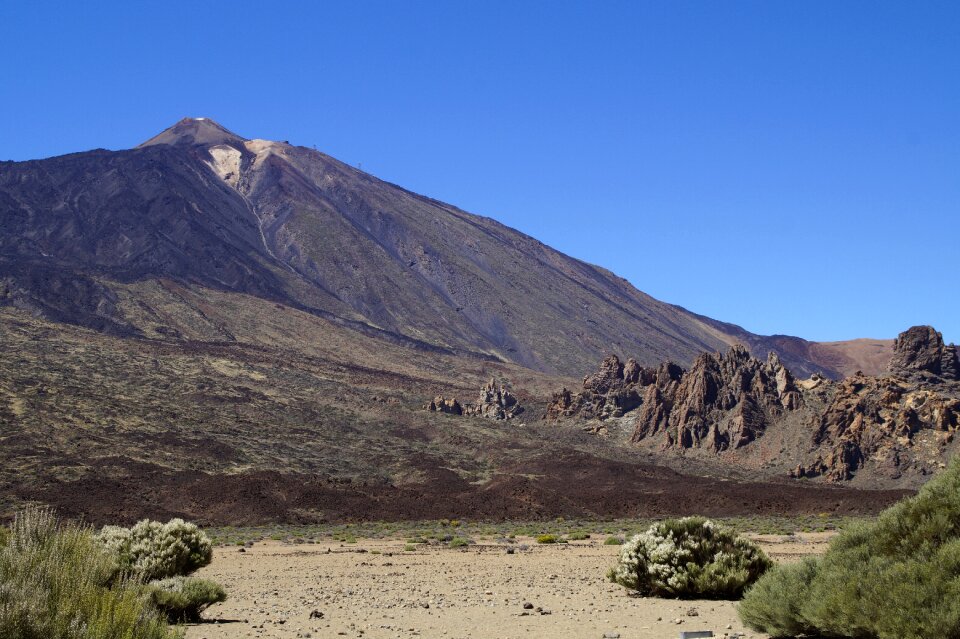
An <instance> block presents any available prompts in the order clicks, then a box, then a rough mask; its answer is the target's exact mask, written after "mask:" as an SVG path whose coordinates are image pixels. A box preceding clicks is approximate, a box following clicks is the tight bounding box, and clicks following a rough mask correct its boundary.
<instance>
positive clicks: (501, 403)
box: [464, 379, 523, 419]
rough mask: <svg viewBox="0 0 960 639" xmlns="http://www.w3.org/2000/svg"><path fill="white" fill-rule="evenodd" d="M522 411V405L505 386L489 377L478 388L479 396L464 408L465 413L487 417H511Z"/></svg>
mask: <svg viewBox="0 0 960 639" xmlns="http://www.w3.org/2000/svg"><path fill="white" fill-rule="evenodd" d="M522 412H523V406H521V405H520V403H519V402H518V401H517V398H516V397H515V396H514V395H513V393H511V392H510V391H509V390H507V388H506V387H505V386H503V385H502V384H498V383H497V380H495V379H491V380H490V381H489V382H487V383H486V384H485V385H484V386H483V388H481V389H480V397H479V398H478V399H477V402H476V403H475V404H472V405H470V406H467V407H466V409H464V414H465V415H476V416H477V417H486V418H487V419H513V418H514V417H516V416H517V415H519V414H520V413H522Z"/></svg>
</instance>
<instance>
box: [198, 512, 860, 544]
mask: <svg viewBox="0 0 960 639" xmlns="http://www.w3.org/2000/svg"><path fill="white" fill-rule="evenodd" d="M864 519H865V518H855V517H840V516H836V515H830V514H827V513H823V514H820V515H797V516H789V517H786V516H785V517H779V516H778V517H774V516H753V517H724V518H719V519H715V520H714V521H715V522H716V523H719V524H722V525H723V526H724V527H725V528H728V529H730V530H732V531H733V532H736V533H740V534H742V533H747V532H749V533H757V534H765V535H787V534H790V533H794V532H825V531H835V530H839V529H842V528H847V527H849V526H850V525H852V524H853V523H855V522H857V521H862V520H864ZM654 523H655V520H653V519H649V518H640V519H611V520H596V519H555V520H549V521H498V522H472V521H470V522H468V521H463V520H460V521H457V524H458V525H457V530H456V534H457V535H459V536H463V537H469V538H473V539H516V538H518V537H530V538H534V539H535V538H536V537H537V536H539V535H547V534H551V535H555V536H556V537H557V538H563V537H565V538H566V539H569V540H571V541H577V540H579V536H580V534H581V533H583V532H588V533H593V534H597V535H601V536H602V538H603V539H607V538H608V537H612V538H617V539H619V540H620V541H623V540H624V539H629V538H630V537H633V536H634V535H637V534H639V533H642V532H644V531H646V530H647V529H648V528H649V527H650V526H651V525H652V524H654ZM451 527H452V525H451V521H450V520H439V521H438V520H434V521H402V522H377V521H368V522H361V523H349V524H309V525H276V526H251V527H242V526H230V527H220V528H210V529H205V532H206V533H208V534H209V535H210V538H211V540H212V541H213V543H214V544H215V545H220V546H237V545H243V544H246V543H251V542H258V541H264V540H273V541H280V542H284V543H307V544H320V543H322V544H330V543H332V542H338V543H348V544H354V543H357V540H358V539H391V538H397V537H400V538H405V539H409V540H410V542H409V543H417V544H419V543H424V544H429V543H440V542H441V541H442V540H443V538H445V537H448V536H450V535H451V533H452V532H454V531H451ZM415 540H416V541H415ZM611 543H613V542H611Z"/></svg>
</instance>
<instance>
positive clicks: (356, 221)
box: [0, 118, 909, 524]
mask: <svg viewBox="0 0 960 639" xmlns="http://www.w3.org/2000/svg"><path fill="white" fill-rule="evenodd" d="M0 223H2V225H3V233H2V234H0V336H2V339H0V518H2V517H4V516H5V515H8V514H9V513H10V512H11V511H12V509H14V508H15V507H16V506H18V505H20V504H23V503H46V504H52V505H54V506H56V507H58V508H59V509H61V510H62V511H63V512H64V514H67V515H77V516H82V517H84V518H86V519H87V520H88V521H91V522H95V523H98V522H117V521H128V522H129V521H131V520H136V519H138V518H141V517H144V516H149V517H153V518H167V517H171V516H183V517H188V518H191V519H196V520H199V521H202V522H205V523H218V524H255V523H264V522H270V521H288V522H315V521H331V520H337V521H343V520H357V519H417V518H441V517H472V518H508V517H509V518H539V517H556V516H560V515H563V516H590V517H595V516H603V517H611V516H648V515H650V516H652V515H662V514H692V513H704V514H713V515H722V514H744V513H750V514H757V513H771V514H772V513H776V514H788V513H820V512H835V513H842V514H851V513H872V512H876V511H877V510H878V509H879V508H882V507H883V506H885V505H887V504H889V503H890V502H891V501H893V500H895V499H897V498H899V497H901V496H902V495H903V494H904V493H903V490H902V488H903V486H901V485H899V484H898V483H897V482H891V483H890V484H889V490H883V491H873V490H859V489H850V488H844V489H837V488H835V487H833V486H829V485H826V482H823V481H814V482H797V481H794V480H790V479H789V478H788V477H787V475H786V472H785V471H784V468H785V467H786V461H784V462H783V463H781V464H779V465H774V466H762V465H759V466H758V465H756V464H746V465H744V466H743V467H742V468H740V467H737V466H736V465H731V464H726V463H719V464H718V463H716V460H715V459H714V457H715V455H714V454H713V453H712V452H710V451H706V450H703V451H699V450H697V449H695V448H691V449H689V450H688V451H686V452H688V453H689V454H688V455H687V456H686V457H685V458H684V459H683V460H681V462H682V463H679V464H675V463H674V462H675V461H676V459H677V458H678V457H677V455H675V454H674V451H661V450H659V449H658V448H657V447H656V446H653V445H649V446H648V445H647V444H649V443H650V442H651V441H652V440H640V439H638V440H636V441H633V440H632V439H631V437H630V436H629V433H627V434H625V435H624V436H623V437H619V438H618V437H614V436H610V437H597V436H596V435H595V434H594V433H593V432H588V431H587V430H585V429H584V425H583V424H582V423H581V422H580V421H578V420H577V419H566V420H559V421H553V420H543V419H542V417H543V415H544V414H546V413H547V409H548V404H549V402H550V397H551V391H553V390H555V389H557V388H561V387H564V386H566V387H569V388H573V387H574V386H575V385H576V384H577V383H579V380H580V379H581V375H582V372H583V371H586V370H589V367H590V366H591V365H592V364H593V362H595V361H596V360H598V359H599V358H601V357H603V356H604V355H607V354H609V353H613V352H617V353H631V354H634V355H635V356H636V358H637V359H638V360H639V362H638V363H636V364H635V366H634V367H633V369H634V370H635V372H637V374H638V375H640V372H639V370H640V368H641V367H647V368H645V369H644V370H645V371H646V372H644V373H643V375H644V379H646V378H647V377H649V376H650V374H651V373H650V371H651V370H653V371H656V369H654V368H652V367H654V366H656V365H657V364H658V362H660V361H661V360H667V359H669V360H673V361H674V362H677V363H676V364H675V365H673V367H672V368H670V369H669V370H667V371H666V373H667V376H668V377H669V376H670V375H675V376H678V380H679V375H680V372H681V371H682V370H684V369H690V370H693V368H694V367H696V362H698V361H700V359H698V358H702V357H704V356H703V353H704V352H711V353H712V352H714V351H726V350H727V349H729V348H731V347H733V348H735V349H738V352H741V351H742V355H743V356H744V357H747V356H748V355H747V350H746V349H749V352H750V353H753V354H757V355H759V356H761V357H763V358H766V357H767V351H768V350H771V349H772V350H774V351H776V352H777V353H780V355H779V358H780V359H781V360H782V362H783V364H784V365H789V366H790V367H791V369H792V370H795V371H799V372H798V374H807V373H809V372H812V371H817V370H823V371H824V373H825V374H827V375H828V376H830V377H841V376H842V375H843V374H845V373H848V372H853V370H851V367H853V366H861V367H862V363H863V362H867V364H869V365H874V366H875V365H877V364H876V363H875V362H874V363H873V364H871V363H870V361H868V360H869V359H870V357H874V359H877V358H876V357H875V355H874V354H870V353H868V354H867V355H864V354H863V353H862V352H859V354H858V351H857V348H860V347H857V348H848V347H846V346H824V345H817V344H814V343H812V342H806V341H804V340H801V339H800V338H791V337H781V336H775V337H764V336H759V335H754V334H751V333H749V332H747V331H745V330H744V329H742V328H740V327H737V326H735V325H732V324H726V323H723V322H720V321H717V320H712V319H710V318H706V317H703V316H699V315H696V314H694V313H691V312H690V311H687V310H685V309H683V308H680V307H677V306H674V305H670V304H667V303H664V302H660V301H658V300H655V299H653V298H651V297H650V296H648V295H646V294H644V293H642V292H640V291H638V290H637V289H635V288H634V287H633V286H631V285H630V284H629V283H628V282H626V281H625V280H623V279H622V278H619V277H617V276H615V275H614V274H612V273H610V272H609V271H606V270H604V269H602V268H600V267H597V266H593V265H590V264H585V263H583V262H581V261H578V260H575V259H573V258H570V257H568V256H565V255H563V254H561V253H559V252H557V251H555V250H553V249H551V248H549V247H547V246H545V245H543V244H542V243H540V242H538V241H536V240H535V239H533V238H530V237H528V236H526V235H523V234H522V233H519V232H517V231H514V230H512V229H510V228H507V227H505V226H503V225H502V224H499V223H498V222H496V221H494V220H491V219H489V218H484V217H479V216H476V215H471V214H469V213H466V212H464V211H461V210H459V209H457V208H455V207H453V206H450V205H447V204H443V203H441V202H437V201H435V200H431V199H429V198H426V197H423V196H420V195H416V194H414V193H411V192H409V191H406V190H404V189H402V188H400V187H398V186H395V185H392V184H389V183H386V182H383V181H381V180H378V179H377V178H374V177H372V176H370V175H367V174H365V173H363V172H361V171H358V170H356V169H354V168H352V167H350V166H348V165H346V164H343V163H341V162H338V161H337V160H335V159H333V158H331V157H329V156H326V155H324V154H322V153H319V152H317V151H315V150H313V149H308V148H304V147H297V146H293V145H290V144H288V143H286V142H270V141H266V140H256V139H253V140H251V139H246V138H243V137H241V136H239V135H236V134H234V133H232V132H230V131H229V130H227V129H225V128H224V127H222V126H220V125H218V124H217V123H215V122H213V121H211V120H208V119H199V118H194V119H186V120H182V121H181V122H178V123H177V124H175V125H174V126H173V127H171V128H169V129H167V130H165V131H163V132H162V133H160V134H159V135H157V136H155V137H153V138H151V139H150V140H148V141H147V142H145V143H143V144H142V145H140V146H139V147H137V148H135V149H129V150H122V151H106V150H102V149H101V150H94V151H89V152H85V153H75V154H71V155H65V156H61V157H55V158H49V159H45V160H36V161H29V162H2V163H0ZM861 350H863V349H861ZM867 351H870V349H869V348H867ZM825 353H826V355H825ZM884 365H885V364H884ZM686 376H687V377H686V378H689V373H687V374H686ZM774 377H776V376H774ZM599 383H601V384H602V383H605V382H602V380H601V382H599ZM825 383H827V382H825ZM624 397H625V398H626V399H627V400H629V401H634V399H633V398H632V396H631V395H630V394H629V392H627V393H626V394H625V395H624ZM571 400H572V398H571ZM648 405H651V406H652V405H653V404H652V403H648ZM428 407H432V408H433V410H430V409H429V408H428ZM458 407H459V410H457V408H458ZM614 408H616V407H614ZM633 408H634V407H630V408H628V407H627V406H625V405H623V406H620V407H619V411H620V412H619V415H622V417H616V418H615V419H619V420H621V422H620V423H627V420H632V418H633V416H634V414H635V412H636V411H635V410H634V411H633V412H631V410H632V409H633ZM521 409H522V410H521ZM613 412H617V411H616V410H614V411H613ZM507 418H509V419H507ZM605 423H613V422H611V421H610V420H607V421H606V422H605ZM630 432H631V433H632V432H633V431H632V430H631V431H630ZM771 432H772V430H771ZM807 432H809V431H807ZM801 436H803V435H802V433H801V432H800V431H798V434H797V435H796V437H801ZM764 437H766V435H764ZM758 441H759V438H758ZM744 450H746V449H744ZM750 450H753V449H750ZM701 452H702V453H703V454H699V453H701ZM784 459H785V460H786V459H787V458H786V457H785V458H784ZM789 461H790V463H791V464H792V465H790V467H791V468H793V467H794V466H795V465H796V464H797V463H800V462H803V463H808V462H809V461H813V460H808V459H807V458H806V457H798V458H797V459H796V460H792V459H791V460H789ZM670 466H672V468H671V467H670ZM859 476H860V474H858V477H859ZM718 478H720V480H718ZM905 485H908V486H909V483H905Z"/></svg>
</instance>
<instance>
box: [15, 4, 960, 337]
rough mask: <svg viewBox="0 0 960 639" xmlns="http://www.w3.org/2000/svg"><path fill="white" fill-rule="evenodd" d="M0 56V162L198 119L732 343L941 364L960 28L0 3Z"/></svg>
mask: <svg viewBox="0 0 960 639" xmlns="http://www.w3.org/2000/svg"><path fill="white" fill-rule="evenodd" d="M516 5H522V6H516ZM0 52H2V54H3V59H4V61H5V62H4V64H3V65H2V66H0V97H2V99H0V159H15V160H22V159H28V158H38V157H45V156H50V155H57V154H62V153H68V152H72V151H80V150H86V149H91V148H96V147H105V148H111V149H119V148H127V147H131V146H134V145H135V144H137V143H139V142H140V141H142V140H144V139H146V138H148V137H150V136H152V135H153V134H155V133H157V132H158V131H160V130H161V129H163V128H165V127H167V126H169V125H170V124H172V123H173V122H175V121H176V120H178V119H180V118H181V117H184V116H206V117H211V118H213V119H215V120H217V121H219V122H220V123H221V124H223V125H225V126H227V127H228V128H230V129H232V130H234V131H236V132H237V133H240V134H241V135H244V136H247V137H262V138H271V139H281V140H289V141H291V142H292V143H295V144H302V145H307V146H311V145H316V146H317V148H319V149H321V150H323V151H326V152H327V153H330V154H331V155H334V156H335V157H338V158H340V159H342V160H344V161H347V162H349V163H351V164H354V165H357V164H361V165H362V168H363V169H364V170H367V171H369V172H371V173H373V174H375V175H377V176H379V177H381V178H384V179H386V180H389V181H392V182H396V183H399V184H401V185H403V186H405V187H407V188H410V189H412V190H415V191H418V192H421V193H424V194H427V195H430V196H432V197H436V198H438V199H441V200H445V201H448V202H451V203H453V204H456V205H458V206H460V207H462V208H464V209H466V210H469V211H471V212H474V213H479V214H483V215H488V216H491V217H494V218H496V219H498V220H500V221H502V222H504V223H505V224H508V225H510V226H513V227H515V228H517V229H520V230H521V231H524V232H526V233H529V234H530V235H533V236H535V237H537V238H538V239H540V240H542V241H544V242H546V243H547V244H550V245H552V246H554V247H556V248H558V249H560V250H562V251H564V252H566V253H568V254H570V255H573V256H575V257H578V258H581V259H584V260H587V261H589V262H593V263H596V264H600V265H602V266H605V267H607V268H609V269H611V270H613V271H615V272H616V273H618V274H620V275H622V276H624V277H626V278H627V279H629V280H630V281H631V282H632V283H633V284H634V285H636V286H637V287H638V288H640V289H641V290H643V291H646V292H647V293H650V294H651V295H653V296H655V297H658V298H660V299H663V300H665V301H669V302H673V303H676V304H680V305H682V306H685V307H687V308H689V309H691V310H694V311H696V312H699V313H703V314H706V315H710V316H712V317H715V318H717V319H722V320H725V321H731V322H736V323H738V324H741V325H743V326H744V327H746V328H748V329H749V330H752V331H755V332H759V333H788V334H794V335H800V336H803V337H806V338H809V339H817V340H835V339H848V338H853V337H859V336H867V337H892V336H894V335H896V333H897V332H899V331H900V330H903V329H905V328H907V327H908V326H910V325H912V324H918V323H928V324H933V325H934V326H936V327H937V328H938V329H939V330H941V331H942V332H943V333H944V337H945V338H946V339H948V340H954V341H960V295H958V292H960V286H958V281H957V275H958V267H957V261H958V257H960V250H958V249H960V247H958V239H960V81H958V80H960V3H956V2H902V3H886V2H855V1H848V0H845V1H844V2H834V1H831V2H810V1H804V2H794V3H787V2H735V1H730V2H679V1H669V2H622V3H619V2H602V3H594V2H584V3H564V2H550V3H546V2H544V3H540V2H530V3H516V2H502V3H500V2H483V3H479V2H478V3H467V2H435V3H427V2H363V1H357V2H341V3H326V2H292V1H290V2H275V3H267V2H229V3H228V2H196V1H194V2H190V3H187V2H176V1H165V2H130V1H129V0H128V1H124V2H89V3H79V2H63V3H49V2H42V1H37V2H29V3H28V2H4V3H2V4H0Z"/></svg>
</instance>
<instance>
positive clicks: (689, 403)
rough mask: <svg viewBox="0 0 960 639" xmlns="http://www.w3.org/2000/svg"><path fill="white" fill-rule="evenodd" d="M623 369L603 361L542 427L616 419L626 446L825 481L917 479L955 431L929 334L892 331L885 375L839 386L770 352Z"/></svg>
mask: <svg viewBox="0 0 960 639" xmlns="http://www.w3.org/2000/svg"><path fill="white" fill-rule="evenodd" d="M631 362H632V360H630V361H628V363H627V365H626V366H624V365H622V364H620V360H619V359H618V358H617V357H616V356H609V357H607V358H606V359H605V360H604V361H603V363H602V364H601V366H600V370H599V371H598V372H597V373H595V374H593V375H589V376H587V377H586V378H584V383H583V388H582V389H581V391H580V392H578V393H572V392H570V391H568V390H567V389H564V390H562V391H561V392H559V393H556V394H555V395H554V396H553V399H552V401H551V403H550V405H549V406H548V409H547V414H546V418H547V419H549V420H558V419H581V420H587V421H588V422H593V423H602V422H604V421H605V420H609V419H611V418H615V417H623V418H624V419H623V420H621V422H622V423H625V424H626V425H627V426H628V430H629V439H630V441H631V442H632V443H633V444H635V445H641V446H647V447H650V446H652V447H654V448H656V449H659V450H661V451H670V450H673V451H675V452H677V453H679V454H681V455H694V456H696V455H701V456H703V455H708V456H711V457H713V458H718V459H720V460H724V459H726V460H728V461H736V462H737V463H754V464H756V465H758V466H760V465H763V466H765V467H768V468H769V467H771V466H772V467H774V468H776V469H778V471H779V472H783V473H789V474H790V475H791V476H792V477H823V478H825V479H826V480H829V481H834V482H839V481H848V480H852V479H854V478H855V476H856V475H857V474H858V473H859V472H860V471H862V470H863V469H867V470H868V473H867V474H868V475H871V476H876V477H879V478H882V479H891V480H894V479H900V478H902V477H904V476H905V475H907V476H908V479H909V478H911V477H912V478H916V480H917V481H919V480H920V479H919V478H921V477H924V476H926V475H927V474H928V473H930V472H932V470H933V469H934V468H936V467H938V466H939V465H940V464H942V463H943V462H944V461H945V459H946V458H947V456H948V455H949V453H950V452H952V449H953V446H952V444H953V442H954V433H955V431H956V430H957V428H958V426H960V374H958V371H960V364H958V358H957V348H956V346H954V345H952V344H951V345H946V344H944V342H943V339H942V336H941V335H940V334H939V333H937V331H935V330H934V329H933V328H931V327H929V326H917V327H913V328H911V329H909V330H907V331H905V332H903V333H901V334H900V336H899V337H898V338H897V340H896V342H895V344H894V347H893V349H892V353H891V358H890V364H889V367H888V371H887V373H886V374H884V375H879V376H871V375H864V374H863V373H861V372H857V373H856V374H854V375H852V376H850V377H847V378H845V379H843V380H841V381H838V382H835V381H831V380H829V379H827V378H825V377H824V376H822V375H818V374H814V375H812V376H811V377H810V378H809V379H805V380H796V379H795V378H794V377H793V375H792V374H791V373H790V371H789V370H788V369H787V367H786V366H784V364H783V363H782V362H781V361H780V358H779V357H778V356H777V355H776V354H775V353H770V354H769V356H768V358H767V359H766V360H765V361H763V360H760V359H758V358H756V357H753V356H751V355H750V352H749V351H748V350H747V349H746V348H745V347H743V346H740V345H736V346H733V347H732V348H731V349H730V350H729V351H728V352H727V353H726V354H720V353H705V354H703V355H701V356H700V357H698V358H697V359H696V360H695V361H694V363H693V365H692V366H691V367H690V369H689V370H683V369H681V368H680V367H679V366H677V365H675V364H672V363H669V362H666V363H664V364H662V365H661V366H660V367H658V368H657V369H645V368H642V367H638V366H636V364H635V362H633V363H631ZM593 430H600V429H599V428H594V429H593ZM768 440H769V442H770V444H771V445H768V446H767V451H766V455H764V451H763V442H764V441H768ZM773 444H776V445H775V446H773ZM771 449H773V450H774V452H773V453H771V452H770V451H771Z"/></svg>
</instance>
